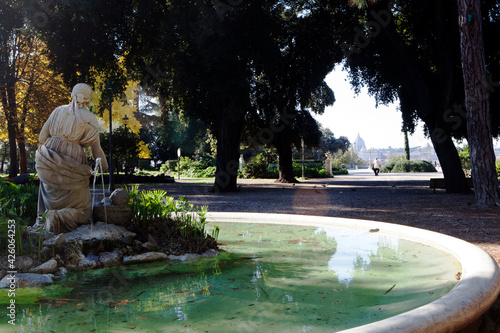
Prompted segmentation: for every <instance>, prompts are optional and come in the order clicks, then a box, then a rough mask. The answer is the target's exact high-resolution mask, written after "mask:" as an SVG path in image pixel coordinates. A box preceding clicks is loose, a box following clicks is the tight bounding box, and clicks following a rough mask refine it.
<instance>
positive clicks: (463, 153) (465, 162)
mask: <svg viewBox="0 0 500 333" xmlns="http://www.w3.org/2000/svg"><path fill="white" fill-rule="evenodd" d="M457 150H458V157H459V158H460V163H461V164H462V169H463V170H464V173H465V175H466V176H470V175H471V170H472V165H471V162H470V153H469V146H468V145H467V146H465V147H464V148H460V147H459V148H457Z"/></svg>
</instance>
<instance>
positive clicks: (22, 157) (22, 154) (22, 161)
mask: <svg viewBox="0 0 500 333" xmlns="http://www.w3.org/2000/svg"><path fill="white" fill-rule="evenodd" d="M17 145H18V146H19V169H20V171H19V173H20V174H26V173H28V161H27V160H26V143H25V140H24V138H23V137H20V138H18V139H17Z"/></svg>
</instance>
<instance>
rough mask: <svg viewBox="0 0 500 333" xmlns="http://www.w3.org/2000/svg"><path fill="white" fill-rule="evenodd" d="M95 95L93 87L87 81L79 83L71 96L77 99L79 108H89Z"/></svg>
mask: <svg viewBox="0 0 500 333" xmlns="http://www.w3.org/2000/svg"><path fill="white" fill-rule="evenodd" d="M93 96H94V92H93V91H92V88H91V87H90V86H89V85H88V84H85V83H78V84H77V85H76V86H74V87H73V91H72V92H71V98H72V99H73V101H76V103H77V105H78V108H79V109H82V108H89V107H90V103H91V102H92V97H93Z"/></svg>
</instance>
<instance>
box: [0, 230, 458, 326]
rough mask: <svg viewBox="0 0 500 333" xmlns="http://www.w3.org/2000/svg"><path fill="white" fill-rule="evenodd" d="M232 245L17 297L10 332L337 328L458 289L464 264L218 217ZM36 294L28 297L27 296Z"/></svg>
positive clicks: (355, 238) (356, 235) (356, 238)
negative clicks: (27, 300)
mask: <svg viewBox="0 0 500 333" xmlns="http://www.w3.org/2000/svg"><path fill="white" fill-rule="evenodd" d="M218 225H219V226H220V230H221V232H220V236H219V241H220V242H221V243H222V246H221V247H222V248H223V249H224V250H226V251H227V252H226V253H223V254H221V255H219V256H218V257H217V258H211V259H203V260H198V261H196V262H191V263H184V264H170V263H165V262H162V263H152V264H144V265H135V266H126V267H119V268H112V269H102V270H95V271H90V272H84V273H78V274H73V275H71V276H70V277H69V278H67V279H65V280H64V281H62V282H61V283H60V284H58V285H55V286H51V287H48V288H43V289H36V290H35V292H37V293H38V296H37V297H38V298H39V299H38V301H37V302H36V303H35V304H33V303H32V304H25V305H22V304H20V303H23V302H22V300H23V299H22V298H23V296H20V295H19V294H18V295H17V296H16V298H17V300H16V301H17V303H16V304H17V308H16V311H17V318H16V323H17V325H16V327H15V328H14V327H12V326H10V325H7V323H6V322H7V320H6V319H5V320H4V322H2V323H0V331H2V332H9V331H10V332H71V333H78V332H131V331H135V332H169V333H170V332H256V331H259V332H283V331H285V330H286V331H287V332H325V331H328V332H331V331H336V330H342V329H347V328H351V327H355V326H359V325H363V324H367V323H370V322H374V321H378V320H381V319H385V318H388V317H391V316H394V315H397V314H400V313H402V312H406V311H408V310H411V309H414V308H416V307H419V306H422V305H424V304H427V303H430V302H432V301H434V300H436V299H438V298H440V297H441V296H443V295H444V294H446V293H447V292H449V291H450V290H451V289H452V288H453V287H454V285H456V283H457V280H456V278H455V275H456V273H457V272H458V271H460V270H461V268H460V264H459V263H458V262H457V261H456V260H455V259H454V258H453V257H452V256H450V255H448V254H446V253H443V252H441V251H439V250H437V249H435V248H432V247H429V246H425V245H422V244H417V243H414V242H410V241H407V240H404V239H399V238H395V237H392V236H388V235H384V234H382V233H378V232H377V233H370V232H361V231H353V230H346V229H335V228H312V227H303V226H283V225H266V224H241V223H219V224H218ZM26 297H27V296H26Z"/></svg>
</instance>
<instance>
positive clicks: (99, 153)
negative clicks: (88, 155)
mask: <svg viewBox="0 0 500 333" xmlns="http://www.w3.org/2000/svg"><path fill="white" fill-rule="evenodd" d="M92 155H93V156H94V159H97V158H101V163H102V171H106V170H108V161H107V160H106V155H104V151H103V150H102V148H101V141H100V140H99V138H97V141H96V142H95V143H94V144H93V145H92Z"/></svg>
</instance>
